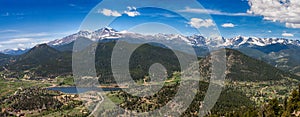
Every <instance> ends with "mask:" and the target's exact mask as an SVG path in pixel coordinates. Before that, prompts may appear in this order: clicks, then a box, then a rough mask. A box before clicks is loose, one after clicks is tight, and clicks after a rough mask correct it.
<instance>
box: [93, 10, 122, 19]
mask: <svg viewBox="0 0 300 117" xmlns="http://www.w3.org/2000/svg"><path fill="white" fill-rule="evenodd" d="M98 13H102V14H103V15H105V16H114V17H119V16H122V15H121V13H119V12H118V11H114V10H110V9H102V10H99V11H98Z"/></svg>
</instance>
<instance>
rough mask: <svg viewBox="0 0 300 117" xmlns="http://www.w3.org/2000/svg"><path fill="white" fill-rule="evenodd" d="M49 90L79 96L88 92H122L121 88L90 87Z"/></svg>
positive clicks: (52, 88)
mask: <svg viewBox="0 0 300 117" xmlns="http://www.w3.org/2000/svg"><path fill="white" fill-rule="evenodd" d="M47 89H48V90H54V91H60V92H63V93H71V94H77V93H84V92H87V91H118V90H121V88H90V87H74V86H73V87H51V88H47Z"/></svg>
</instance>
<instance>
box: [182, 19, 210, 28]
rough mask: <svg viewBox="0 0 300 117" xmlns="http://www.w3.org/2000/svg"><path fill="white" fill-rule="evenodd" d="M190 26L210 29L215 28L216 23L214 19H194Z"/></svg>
mask: <svg viewBox="0 0 300 117" xmlns="http://www.w3.org/2000/svg"><path fill="white" fill-rule="evenodd" d="M188 24H190V26H191V27H194V28H201V27H206V28H208V27H211V26H215V23H214V22H213V20H212V19H200V18H192V19H191V20H190V22H189V23H188Z"/></svg>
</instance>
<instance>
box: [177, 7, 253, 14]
mask: <svg viewBox="0 0 300 117" xmlns="http://www.w3.org/2000/svg"><path fill="white" fill-rule="evenodd" d="M178 12H184V13H198V14H206V13H207V14H211V15H225V16H253V15H252V14H249V13H227V12H222V11H218V10H212V9H199V8H190V7H186V8H185V9H183V10H178Z"/></svg>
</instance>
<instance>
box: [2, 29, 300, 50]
mask: <svg viewBox="0 0 300 117" xmlns="http://www.w3.org/2000/svg"><path fill="white" fill-rule="evenodd" d="M103 28H112V27H109V26H106V27H102V28H99V29H96V30H77V31H75V32H73V33H70V34H66V35H64V36H62V37H60V38H56V39H51V40H49V41H47V42H42V43H36V44H35V45H33V46H30V47H27V48H25V47H23V48H22V47H19V48H3V49H0V52H3V51H6V50H15V51H16V50H26V49H31V48H33V47H35V46H36V45H40V44H48V43H49V42H51V41H55V40H60V39H63V38H65V37H68V36H70V35H73V34H76V33H79V32H80V31H88V32H95V31H97V30H100V29H103ZM112 29H114V30H116V29H115V28H112ZM116 31H117V32H125V31H126V30H122V31H119V30H116ZM126 32H127V31H126ZM128 33H135V34H141V35H145V36H146V35H151V36H154V35H159V34H165V35H174V33H154V34H142V33H137V32H128ZM175 35H182V34H178V33H175ZM194 35H199V36H202V35H201V34H191V35H182V36H186V37H188V36H194ZM221 37H222V38H225V39H233V38H236V37H245V38H259V39H285V40H293V41H295V39H289V38H284V37H256V36H244V35H237V36H233V37H225V36H222V35H221ZM205 38H207V37H205ZM298 41H300V40H298Z"/></svg>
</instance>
